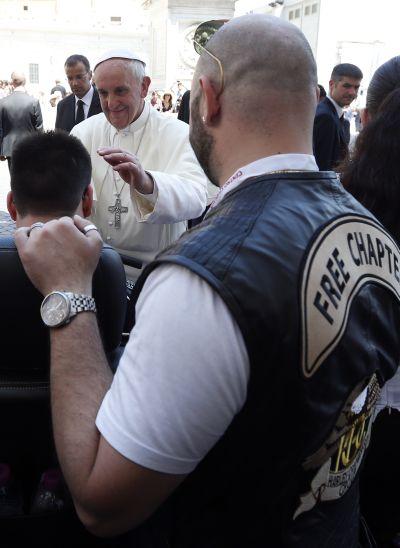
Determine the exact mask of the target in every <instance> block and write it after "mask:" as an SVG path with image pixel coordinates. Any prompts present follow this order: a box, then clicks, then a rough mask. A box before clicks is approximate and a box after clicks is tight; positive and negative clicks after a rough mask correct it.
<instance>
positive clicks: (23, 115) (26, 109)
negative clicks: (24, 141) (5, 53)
mask: <svg viewBox="0 0 400 548" xmlns="http://www.w3.org/2000/svg"><path fill="white" fill-rule="evenodd" d="M11 85H12V87H13V93H11V94H10V95H8V96H7V97H4V98H3V99H1V100H0V160H2V161H4V160H7V161H8V168H9V169H11V157H12V150H13V148H14V145H15V144H16V143H17V142H18V141H20V140H21V138H22V137H24V136H25V135H26V134H28V133H32V132H34V131H42V130H43V118H42V111H41V108H40V104H39V101H38V100H37V99H35V98H34V97H31V96H30V95H28V94H27V93H26V90H25V76H24V75H23V74H22V73H18V72H13V73H12V74H11Z"/></svg>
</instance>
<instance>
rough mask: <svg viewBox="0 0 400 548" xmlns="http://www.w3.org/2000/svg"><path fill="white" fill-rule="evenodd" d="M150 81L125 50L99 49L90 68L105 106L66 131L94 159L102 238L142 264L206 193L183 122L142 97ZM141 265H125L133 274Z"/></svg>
mask: <svg viewBox="0 0 400 548" xmlns="http://www.w3.org/2000/svg"><path fill="white" fill-rule="evenodd" d="M150 81H151V80H150V78H149V77H148V76H146V75H145V63H144V61H143V60H141V59H140V58H138V57H136V56H135V55H133V54H132V53H131V52H129V51H125V50H113V51H109V52H107V53H105V54H104V55H103V56H102V57H101V58H100V60H99V61H98V63H97V65H96V66H95V69H94V82H95V84H96V87H97V90H98V92H99V96H100V101H101V106H102V110H103V112H102V113H101V114H97V115H96V116H92V117H90V118H88V119H86V120H85V121H83V122H81V123H80V124H78V125H76V126H75V127H74V128H73V129H72V131H71V134H72V135H75V136H76V137H78V138H79V139H80V140H81V141H82V142H83V144H84V145H85V147H86V149H87V150H88V152H89V154H90V156H91V159H92V182H93V186H94V213H93V215H92V217H91V219H92V220H93V222H94V223H95V224H96V226H97V227H98V229H99V231H100V233H101V235H102V237H103V239H104V240H105V241H106V242H107V243H108V244H110V245H112V246H113V247H115V248H116V249H117V251H119V252H120V253H123V254H125V255H129V256H133V257H135V258H136V259H138V260H139V261H141V262H142V263H143V264H146V263H148V262H149V261H151V260H152V259H153V258H154V256H155V255H156V254H157V253H158V252H159V251H161V250H162V249H164V248H165V247H166V246H167V245H169V244H171V243H172V242H174V241H175V240H176V239H177V238H178V237H179V236H180V235H181V234H182V232H184V230H185V229H186V221H187V220H188V219H193V218H196V217H198V216H199V215H201V213H202V212H203V211H204V209H205V207H206V201H207V179H206V176H205V174H204V172H203V171H202V169H201V168H200V166H199V164H198V162H197V160H196V158H195V155H194V153H193V150H192V148H191V146H190V144H189V138H188V129H189V128H188V125H187V124H185V123H183V122H180V121H179V120H176V119H175V118H171V117H165V116H164V115H163V114H161V113H159V112H158V111H157V110H156V109H154V108H152V107H151V105H149V104H148V103H147V102H145V100H144V99H145V97H146V95H147V91H148V88H149V85H150ZM139 273H140V271H139V270H136V269H133V268H127V276H128V278H129V279H130V280H132V281H134V280H136V278H137V276H138V275H139Z"/></svg>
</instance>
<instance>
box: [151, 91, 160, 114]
mask: <svg viewBox="0 0 400 548" xmlns="http://www.w3.org/2000/svg"><path fill="white" fill-rule="evenodd" d="M150 104H151V106H152V107H154V108H155V109H156V110H158V111H160V110H161V99H160V96H159V95H158V93H157V92H156V91H152V92H151V99H150Z"/></svg>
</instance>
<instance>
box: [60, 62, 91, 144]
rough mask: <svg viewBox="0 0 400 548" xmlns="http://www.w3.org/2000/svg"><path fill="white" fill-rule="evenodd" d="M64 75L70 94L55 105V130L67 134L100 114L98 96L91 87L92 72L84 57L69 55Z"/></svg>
mask: <svg viewBox="0 0 400 548" xmlns="http://www.w3.org/2000/svg"><path fill="white" fill-rule="evenodd" d="M64 68H65V74H66V75H67V79H68V83H69V85H70V87H71V91H72V94H70V95H68V96H67V97H65V98H64V99H63V100H62V101H60V102H59V103H58V105H57V118H56V123H55V127H56V129H63V130H64V131H67V132H68V133H69V132H70V131H71V129H72V128H73V127H74V126H75V125H76V124H79V123H80V122H82V121H83V120H86V118H89V117H90V116H93V115H94V114H99V113H100V112H101V105H100V99H99V94H98V93H97V90H96V88H95V87H94V86H93V85H92V71H91V70H90V64H89V61H88V59H87V58H86V57H85V56H84V55H71V56H70V57H68V59H67V60H66V61H65V65H64Z"/></svg>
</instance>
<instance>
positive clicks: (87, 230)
mask: <svg viewBox="0 0 400 548" xmlns="http://www.w3.org/2000/svg"><path fill="white" fill-rule="evenodd" d="M90 230H97V231H98V230H99V229H98V228H97V226H96V225H87V226H84V227H83V232H84V233H85V234H87V233H88V232H89V231H90Z"/></svg>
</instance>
